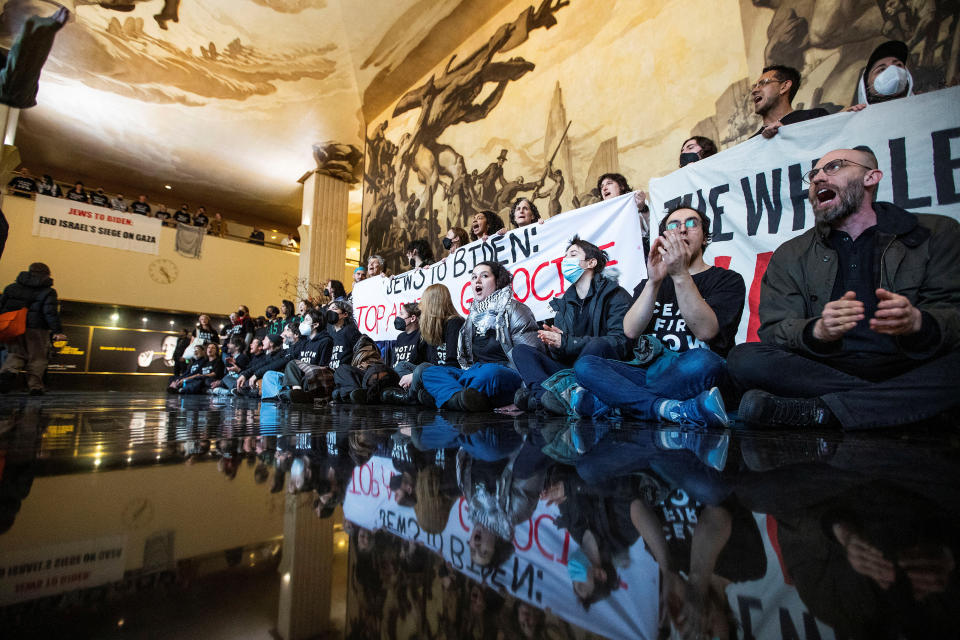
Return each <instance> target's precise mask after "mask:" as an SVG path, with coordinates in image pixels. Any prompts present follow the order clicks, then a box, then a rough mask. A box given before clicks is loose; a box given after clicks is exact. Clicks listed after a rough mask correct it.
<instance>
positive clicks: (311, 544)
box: [277, 493, 333, 640]
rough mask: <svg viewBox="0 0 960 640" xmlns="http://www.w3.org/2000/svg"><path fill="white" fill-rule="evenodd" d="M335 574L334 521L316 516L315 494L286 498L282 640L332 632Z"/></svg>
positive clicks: (279, 617) (279, 630) (280, 615)
mask: <svg viewBox="0 0 960 640" xmlns="http://www.w3.org/2000/svg"><path fill="white" fill-rule="evenodd" d="M332 572H333V518H325V519H323V520H321V519H320V518H318V517H317V516H316V513H315V512H314V510H313V494H312V493H300V494H295V495H287V497H286V509H285V512H284V516H283V560H282V563H281V567H280V604H279V611H278V613H277V633H278V634H279V635H280V637H281V638H283V640H301V639H302V638H312V637H315V636H319V635H321V634H323V633H324V632H325V631H328V630H329V629H330V590H331V587H332V583H333V576H332Z"/></svg>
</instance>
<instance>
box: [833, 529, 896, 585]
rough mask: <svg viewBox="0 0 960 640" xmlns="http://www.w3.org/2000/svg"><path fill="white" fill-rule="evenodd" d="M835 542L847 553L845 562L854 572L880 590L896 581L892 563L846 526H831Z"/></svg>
mask: <svg viewBox="0 0 960 640" xmlns="http://www.w3.org/2000/svg"><path fill="white" fill-rule="evenodd" d="M833 533H834V536H835V537H836V538H837V541H838V542H840V544H841V545H842V546H843V548H844V550H845V551H846V552H847V561H848V562H849V563H850V566H851V567H852V568H853V570H854V571H856V572H857V573H859V574H860V575H863V576H866V577H868V578H870V579H871V580H873V581H874V582H876V583H877V585H878V586H879V587H880V588H881V589H884V590H886V589H889V588H890V586H891V585H892V584H893V582H894V580H895V579H896V572H895V571H894V566H893V563H892V562H890V561H889V560H887V559H886V558H884V557H883V553H882V552H881V551H880V550H879V549H877V548H876V547H874V546H873V545H871V544H870V543H869V542H867V541H866V540H864V539H863V538H861V537H860V536H859V535H858V534H857V533H855V532H854V531H852V530H851V529H850V528H849V527H848V526H847V525H845V524H842V523H837V524H835V525H833Z"/></svg>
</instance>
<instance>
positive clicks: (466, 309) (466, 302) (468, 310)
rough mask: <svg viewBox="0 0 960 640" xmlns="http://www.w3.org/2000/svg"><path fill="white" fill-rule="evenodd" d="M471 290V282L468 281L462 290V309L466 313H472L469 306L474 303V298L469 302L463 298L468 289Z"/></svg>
mask: <svg viewBox="0 0 960 640" xmlns="http://www.w3.org/2000/svg"><path fill="white" fill-rule="evenodd" d="M469 288H470V281H469V280H468V281H467V282H465V283H463V289H461V290H460V308H461V309H463V312H464V313H470V308H469V307H468V306H467V305H468V304H470V303H471V302H473V298H470V299H469V300H464V298H463V296H464V295H466V293H467V289H469Z"/></svg>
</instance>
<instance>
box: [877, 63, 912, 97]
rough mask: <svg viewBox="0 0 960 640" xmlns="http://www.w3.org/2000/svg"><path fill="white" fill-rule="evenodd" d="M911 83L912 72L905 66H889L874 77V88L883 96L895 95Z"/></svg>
mask: <svg viewBox="0 0 960 640" xmlns="http://www.w3.org/2000/svg"><path fill="white" fill-rule="evenodd" d="M909 84H910V72H909V71H907V70H906V69H904V68H903V67H895V66H889V67H887V68H886V69H884V70H883V71H881V72H880V74H879V75H878V76H877V77H876V78H874V79H873V90H874V91H876V92H877V94H878V95H881V96H895V95H897V94H899V93H903V91H904V90H905V89H906V88H907V87H908V86H909Z"/></svg>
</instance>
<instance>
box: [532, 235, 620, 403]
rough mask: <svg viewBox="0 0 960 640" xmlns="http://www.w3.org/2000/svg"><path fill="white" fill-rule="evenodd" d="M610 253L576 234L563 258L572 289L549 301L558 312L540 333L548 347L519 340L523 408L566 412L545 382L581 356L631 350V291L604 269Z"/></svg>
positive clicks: (609, 355)
mask: <svg viewBox="0 0 960 640" xmlns="http://www.w3.org/2000/svg"><path fill="white" fill-rule="evenodd" d="M607 259H608V258H607V254H606V252H604V251H601V250H600V249H599V248H598V247H597V246H596V245H595V244H592V243H590V242H587V241H586V240H581V239H580V237H579V236H574V237H573V239H572V240H570V244H569V246H567V251H566V254H565V255H564V258H563V261H562V262H561V263H560V266H561V269H562V271H563V278H564V280H566V281H567V283H568V284H569V288H568V289H567V291H566V293H564V294H563V296H562V297H559V298H554V299H553V300H551V301H550V306H551V307H552V308H553V310H554V312H555V316H554V320H553V326H547V327H545V328H544V329H542V330H540V331H539V332H538V333H537V335H538V337H539V338H540V342H542V343H543V345H544V346H545V347H546V349H547V350H546V352H542V351H538V350H536V349H533V348H531V347H528V346H524V345H518V346H517V347H516V348H515V349H514V350H513V362H514V365H515V366H516V367H517V371H518V372H519V373H520V377H521V378H523V381H524V386H523V387H522V388H521V389H520V390H519V391H518V392H517V394H516V395H515V396H514V404H515V405H517V407H518V408H520V409H522V410H525V411H535V410H537V409H540V408H544V409H547V410H548V411H551V412H554V413H561V414H562V413H565V410H564V408H563V406H562V405H560V404H558V402H557V400H556V398H555V397H552V396H553V394H552V393H551V392H546V391H545V390H544V389H543V387H542V386H541V383H542V382H543V381H544V380H546V379H547V378H549V377H550V376H551V375H553V374H554V373H557V372H558V371H561V370H562V369H569V368H570V367H572V366H573V364H574V362H576V361H577V359H578V358H580V357H582V356H587V355H592V356H596V357H598V358H610V359H613V360H621V359H623V358H625V357H626V356H627V354H628V353H629V352H630V346H631V344H630V340H629V339H628V338H627V336H626V335H625V334H624V332H623V317H624V315H626V313H627V310H628V309H629V308H630V294H629V293H627V291H626V290H625V289H624V288H623V287H621V286H620V285H618V284H617V281H616V278H615V277H608V276H610V273H609V272H608V273H606V274H605V273H604V267H606V264H607Z"/></svg>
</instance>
